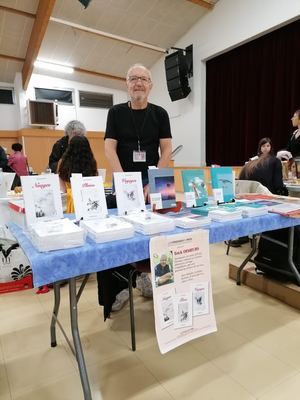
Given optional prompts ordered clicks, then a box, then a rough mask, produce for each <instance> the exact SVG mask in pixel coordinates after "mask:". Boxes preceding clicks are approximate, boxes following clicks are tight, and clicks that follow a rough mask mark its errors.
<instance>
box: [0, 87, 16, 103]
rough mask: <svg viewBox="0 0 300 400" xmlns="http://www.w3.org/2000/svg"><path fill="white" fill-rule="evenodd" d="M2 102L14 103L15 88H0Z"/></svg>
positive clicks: (0, 101)
mask: <svg viewBox="0 0 300 400" xmlns="http://www.w3.org/2000/svg"><path fill="white" fill-rule="evenodd" d="M0 104H14V89H13V88H0Z"/></svg>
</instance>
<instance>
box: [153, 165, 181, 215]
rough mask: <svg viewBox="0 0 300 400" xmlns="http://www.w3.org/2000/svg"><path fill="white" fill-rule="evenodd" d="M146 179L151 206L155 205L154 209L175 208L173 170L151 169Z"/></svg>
mask: <svg viewBox="0 0 300 400" xmlns="http://www.w3.org/2000/svg"><path fill="white" fill-rule="evenodd" d="M148 178H149V190H150V198H151V204H152V205H154V204H155V209H156V210H157V209H160V208H171V207H176V192H175V180H174V170H173V169H172V168H151V169H149V170H148Z"/></svg>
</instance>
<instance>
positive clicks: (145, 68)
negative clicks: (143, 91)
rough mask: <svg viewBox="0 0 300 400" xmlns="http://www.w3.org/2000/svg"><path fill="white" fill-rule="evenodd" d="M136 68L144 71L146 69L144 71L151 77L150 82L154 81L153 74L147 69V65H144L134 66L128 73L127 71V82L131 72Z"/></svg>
mask: <svg viewBox="0 0 300 400" xmlns="http://www.w3.org/2000/svg"><path fill="white" fill-rule="evenodd" d="M134 68H142V69H144V70H145V71H146V72H147V74H148V75H149V78H150V81H152V76H151V72H150V71H149V69H148V68H147V67H145V65H143V64H133V65H132V66H131V67H130V68H129V69H128V71H127V75H126V80H127V79H128V77H129V74H130V72H131V70H132V69H134Z"/></svg>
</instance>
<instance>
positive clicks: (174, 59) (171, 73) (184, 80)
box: [165, 50, 191, 101]
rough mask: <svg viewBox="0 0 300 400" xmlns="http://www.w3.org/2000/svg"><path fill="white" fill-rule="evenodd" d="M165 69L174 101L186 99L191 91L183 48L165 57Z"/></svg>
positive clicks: (170, 93)
mask: <svg viewBox="0 0 300 400" xmlns="http://www.w3.org/2000/svg"><path fill="white" fill-rule="evenodd" d="M165 69H166V78H167V86H168V91H169V95H170V97H171V100H172V101H176V100H180V99H184V98H185V97H187V95H188V94H189V93H190V92H191V88H190V87H189V81H188V66H187V63H186V58H185V56H184V54H183V50H178V51H176V52H175V53H172V54H169V55H168V56H166V58H165Z"/></svg>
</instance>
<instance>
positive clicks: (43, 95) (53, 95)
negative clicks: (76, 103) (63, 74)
mask: <svg viewBox="0 0 300 400" xmlns="http://www.w3.org/2000/svg"><path fill="white" fill-rule="evenodd" d="M34 90H35V98H36V100H50V101H57V102H58V104H70V105H73V92H72V90H60V89H44V88H34Z"/></svg>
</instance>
